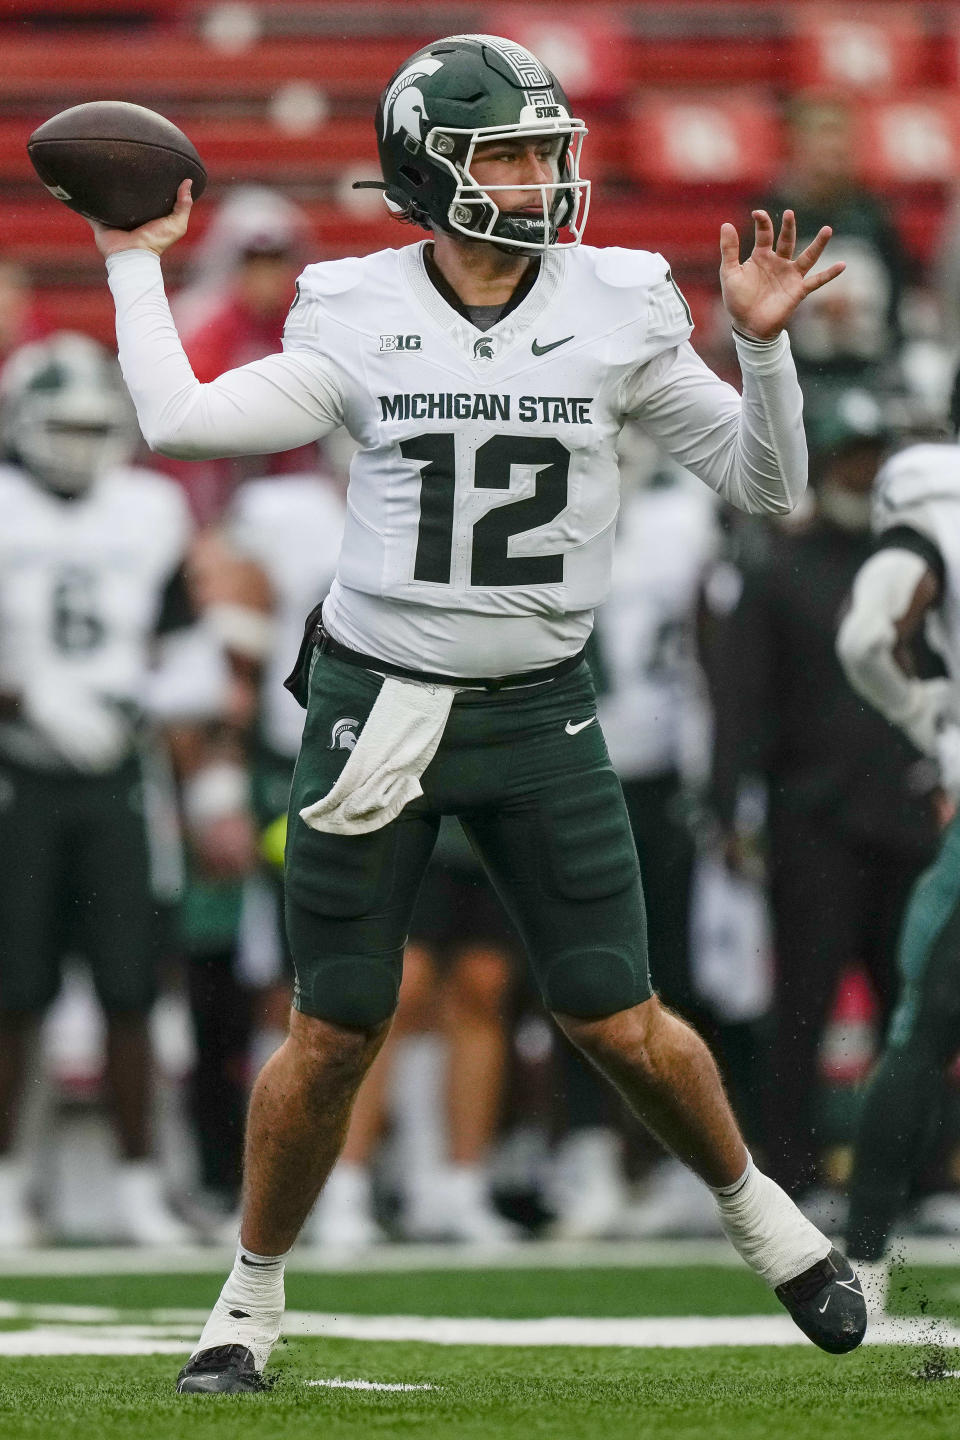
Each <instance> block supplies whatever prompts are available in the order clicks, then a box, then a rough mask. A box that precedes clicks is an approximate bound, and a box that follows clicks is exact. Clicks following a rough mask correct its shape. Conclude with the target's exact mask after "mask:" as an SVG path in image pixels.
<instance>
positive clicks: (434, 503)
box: [400, 431, 570, 586]
mask: <svg viewBox="0 0 960 1440" xmlns="http://www.w3.org/2000/svg"><path fill="white" fill-rule="evenodd" d="M400 453H401V454H402V455H403V457H404V459H405V460H415V461H417V462H418V463H419V464H420V466H421V470H420V528H419V531H418V533H417V555H416V560H415V562H414V568H413V578H414V579H415V580H426V581H432V582H434V583H435V584H440V585H449V584H450V583H451V580H452V570H453V521H454V507H455V504H456V492H457V478H456V437H455V436H454V435H453V434H451V433H450V432H449V431H447V432H441V433H435V434H428V435H414V436H413V437H412V438H410V439H409V440H401V442H400ZM513 465H529V466H531V467H536V472H537V474H536V483H535V489H534V493H533V494H532V495H530V496H528V497H527V498H526V499H524V500H514V501H512V502H511V503H510V504H508V505H498V506H496V507H495V508H494V509H493V510H488V511H487V513H486V514H485V515H481V516H480V518H479V520H477V521H476V523H475V524H474V526H473V534H472V537H471V548H470V584H471V585H480V586H500V585H555V584H558V583H560V582H561V581H562V580H563V555H562V554H561V555H511V554H510V553H509V545H510V540H511V539H512V538H513V536H515V535H523V534H525V533H526V532H527V531H528V530H536V529H538V528H539V527H540V526H541V525H548V524H549V523H550V521H551V520H555V519H556V518H557V516H558V515H559V514H560V512H561V510H563V508H564V507H565V505H566V503H567V475H568V472H569V469H570V451H569V450H568V449H567V448H566V446H565V445H562V444H561V443H560V441H559V440H556V439H554V438H552V437H549V436H535V435H494V436H492V437H491V438H490V439H489V440H486V441H485V442H484V443H483V444H482V445H481V446H480V448H479V450H477V452H476V455H475V456H474V463H473V486H474V488H475V489H477V490H509V488H510V468H511V466H513Z"/></svg>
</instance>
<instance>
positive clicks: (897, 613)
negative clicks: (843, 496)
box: [837, 444, 960, 1310]
mask: <svg viewBox="0 0 960 1440" xmlns="http://www.w3.org/2000/svg"><path fill="white" fill-rule="evenodd" d="M873 523H874V529H875V530H876V531H877V532H878V534H879V542H878V546H877V550H876V553H875V554H874V555H872V556H871V558H870V559H869V560H868V561H867V562H866V563H865V564H864V565H863V566H862V568H861V569H860V571H859V573H858V574H857V577H856V580H855V581H854V585H853V592H852V600H851V605H850V609H849V611H848V612H847V615H846V617H845V619H844V621H843V624H842V625H841V627H840V631H839V634H838V637H837V652H838V654H839V656H840V660H841V662H842V664H843V666H844V668H845V670H846V672H847V675H848V676H849V678H850V681H851V683H852V684H853V685H854V686H855V687H856V689H857V690H858V691H859V692H860V694H862V695H863V696H864V698H865V699H867V700H869V701H870V703H871V704H872V705H874V706H876V708H877V709H878V710H879V711H880V713H881V714H882V715H884V716H886V718H887V719H888V720H890V721H891V722H892V723H893V724H895V725H898V726H899V727H900V728H901V729H902V730H903V731H904V732H905V734H906V735H908V736H909V738H910V739H911V740H912V741H913V743H914V745H916V746H917V748H918V749H919V750H921V751H922V752H923V753H924V754H926V755H928V756H930V757H931V758H932V759H934V760H936V761H938V762H939V769H940V780H941V785H942V786H943V789H944V792H945V795H946V796H947V797H949V805H948V807H947V811H948V813H950V812H952V817H953V818H951V819H950V820H949V823H948V824H947V826H946V829H945V831H944V834H943V839H942V841H941V844H940V850H939V854H938V856H937V859H936V860H935V861H934V863H933V864H932V865H931V866H930V867H929V868H928V869H927V870H925V871H924V873H923V874H922V875H921V876H920V877H919V879H918V880H917V881H916V883H915V885H914V887H913V890H912V892H911V895H910V900H909V903H908V905H907V909H906V913H905V915H904V918H903V922H902V925H901V928H900V940H899V949H898V956H897V958H898V963H899V970H900V980H901V988H900V993H899V997H898V1000H897V1004H896V1007H895V1009H894V1011H893V1014H892V1016H891V1019H890V1025H889V1028H888V1031H887V1035H886V1038H885V1042H884V1047H883V1051H882V1054H881V1057H880V1060H879V1063H878V1065H877V1067H876V1070H875V1071H874V1074H873V1076H872V1078H871V1081H870V1084H869V1087H868V1089H867V1093H866V1098H865V1101H864V1106H863V1111H862V1114H861V1118H860V1124H859V1131H858V1136H857V1142H856V1150H855V1161H854V1168H853V1176H852V1180H851V1189H850V1211H849V1216H848V1220H847V1235H848V1239H849V1244H850V1249H851V1252H852V1254H853V1255H855V1256H856V1257H857V1258H858V1259H859V1260H860V1261H861V1262H862V1264H863V1268H864V1270H865V1274H866V1280H865V1289H866V1291H867V1295H868V1299H869V1301H870V1303H871V1307H872V1308H875V1309H877V1310H882V1309H883V1308H884V1307H885V1302H886V1291H887V1284H888V1269H889V1267H888V1260H887V1255H886V1251H887V1241H888V1239H889V1236H890V1231H891V1228H892V1226H893V1224H894V1222H895V1221H896V1219H897V1218H898V1216H899V1214H900V1212H901V1210H902V1208H903V1205H904V1202H905V1200H906V1198H907V1192H908V1190H909V1187H910V1182H911V1181H912V1180H913V1179H914V1178H915V1176H916V1174H917V1171H918V1169H919V1166H920V1164H921V1162H922V1160H923V1158H924V1153H925V1150H926V1141H927V1140H928V1139H929V1137H930V1133H931V1121H932V1118H933V1117H934V1116H935V1115H936V1114H937V1111H938V1108H939V1101H940V1099H941V1097H942V1092H943V1085H944V1073H945V1070H946V1068H947V1066H948V1065H949V1063H950V1061H951V1060H952V1059H953V1057H954V1055H955V1054H956V1052H957V1046H958V1045H960V944H958V940H960V816H958V815H957V814H956V804H957V801H958V800H960V698H958V693H957V677H958V675H960V546H958V536H960V446H958V445H956V444H950V445H945V444H920V445H912V446H910V447H909V448H908V449H906V450H902V451H900V453H899V454H897V455H894V456H893V457H892V458H891V459H890V460H888V461H887V463H886V465H885V466H884V467H883V469H882V470H881V471H880V474H879V476H878V478H877V483H876V487H875V493H874V509H873ZM921 628H925V631H926V637H927V639H928V640H929V641H930V642H931V643H932V645H933V646H934V648H935V649H936V650H937V651H938V652H939V654H940V655H941V656H942V658H943V661H944V664H945V667H946V670H947V678H935V679H929V680H921V679H918V678H917V677H916V675H915V674H914V673H913V672H912V667H911V664H910V658H909V641H910V639H911V637H912V636H914V635H915V634H918V633H919V632H920V630H921Z"/></svg>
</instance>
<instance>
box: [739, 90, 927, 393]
mask: <svg viewBox="0 0 960 1440" xmlns="http://www.w3.org/2000/svg"><path fill="white" fill-rule="evenodd" d="M787 120H788V126H787V143H788V147H789V153H788V159H787V163H786V167H785V173H784V176H783V180H782V183H781V184H778V185H777V186H776V187H775V189H774V190H773V191H772V192H771V193H769V194H767V195H765V196H764V197H763V198H762V200H761V201H760V202H759V203H760V204H762V206H763V208H764V209H767V210H769V211H770V213H771V214H772V215H775V216H776V215H780V214H781V213H782V212H783V210H784V208H785V206H787V205H790V206H792V207H793V208H794V209H795V210H796V212H797V217H798V219H797V223H798V226H799V230H800V234H801V235H804V236H807V235H815V234H816V232H817V230H818V229H819V227H820V226H821V225H826V224H829V225H830V226H831V227H832V229H833V238H832V239H831V241H830V246H831V253H836V255H837V257H838V259H842V260H843V261H844V262H845V263H846V269H845V271H844V273H843V274H842V275H841V276H840V277H839V279H838V281H837V283H836V284H835V285H830V286H828V287H826V288H825V289H824V290H821V291H820V293H819V294H817V295H814V296H813V297H812V303H811V304H810V306H809V307H801V309H800V310H798V311H797V314H796V315H795V316H794V317H793V320H792V321H791V324H790V345H791V349H792V350H793V354H794V356H795V359H796V364H797V375H798V376H799V378H800V384H801V386H802V388H803V392H804V403H805V409H806V412H807V415H808V417H809V416H811V415H812V416H815V415H816V413H817V410H818V408H819V406H820V404H821V403H824V404H826V405H829V402H830V397H831V393H832V392H833V391H834V390H835V387H836V386H837V384H838V383H839V384H843V385H847V386H849V385H851V384H854V383H856V384H859V385H863V386H867V387H872V388H876V387H877V386H879V385H883V386H885V387H886V388H888V389H889V388H890V387H891V385H892V382H893V377H894V374H895V372H896V368H897V361H898V358H899V353H900V349H901V346H902V344H903V330H902V325H901V318H900V306H901V300H902V297H903V292H904V286H905V284H906V281H907V279H908V276H909V269H908V265H907V261H906V257H905V255H904V251H903V246H902V243H901V241H900V237H899V235H898V233H897V229H896V226H895V224H894V222H893V218H892V215H891V212H890V207H889V204H888V203H887V201H886V199H885V197H884V196H882V195H880V194H877V193H875V192H874V191H873V190H871V189H870V188H869V187H868V186H867V185H865V184H864V183H863V181H862V180H861V179H860V178H859V176H858V173H857V155H856V147H855V144H854V127H855V121H856V111H855V107H854V105H853V104H852V103H851V102H850V101H849V100H848V99H847V98H844V97H842V96H840V95H829V96H823V95H817V94H813V95H803V94H801V95H798V96H796V97H795V98H794V99H793V101H792V102H791V103H790V105H789V107H788V110H787Z"/></svg>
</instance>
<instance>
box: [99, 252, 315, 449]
mask: <svg viewBox="0 0 960 1440" xmlns="http://www.w3.org/2000/svg"><path fill="white" fill-rule="evenodd" d="M107 273H108V276H109V282H110V289H111V291H112V292H113V298H114V302H115V304H116V310H117V348H118V351H119V356H120V365H121V368H122V370H123V378H124V380H125V381H126V382H127V388H128V389H129V391H130V394H131V396H132V397H133V403H134V405H135V406H136V410H137V419H138V420H139V422H140V429H141V430H142V431H143V437H144V439H145V440H146V442H147V444H148V445H149V446H150V448H151V449H152V450H159V451H160V453H161V454H163V455H173V456H176V457H177V458H178V459H181V460H201V459H205V458H213V457H219V456H226V455H266V454H270V453H272V452H273V451H276V450H293V449H295V448H296V447H297V446H298V445H307V444H309V443H310V442H311V441H313V440H319V439H320V438H321V437H322V436H324V435H328V434H329V433H330V432H331V431H332V430H335V429H336V428H337V426H338V425H341V424H342V423H343V400H342V396H341V393H340V387H339V383H338V380H337V376H336V372H335V371H334V369H333V367H332V365H331V364H330V362H329V361H328V360H326V359H325V358H324V357H323V356H322V355H320V354H318V353H315V352H313V351H309V350H296V351H292V352H291V351H285V352H284V353H282V354H276V355H268V356H266V357H265V358H264V359H263V360H255V361H253V362H252V364H250V365H243V366H241V367H240V368H239V369H236V370H228V371H226V372H225V374H223V375H220V376H218V377H217V379H216V380H213V381H211V382H210V384H208V385H201V384H200V382H199V380H197V378H196V376H195V375H194V373H193V370H192V369H191V368H190V362H189V360H188V359H187V357H186V354H185V353H184V349H183V345H182V344H181V342H180V336H179V335H178V334H177V328H176V326H175V325H174V323H173V316H172V315H171V314H170V306H169V304H168V302H167V297H166V295H165V293H164V289H163V275H162V273H161V270H160V257H159V256H158V255H155V254H153V253H152V251H149V250H123V251H121V252H120V253H119V254H117V255H111V256H110V257H109V259H108V260H107Z"/></svg>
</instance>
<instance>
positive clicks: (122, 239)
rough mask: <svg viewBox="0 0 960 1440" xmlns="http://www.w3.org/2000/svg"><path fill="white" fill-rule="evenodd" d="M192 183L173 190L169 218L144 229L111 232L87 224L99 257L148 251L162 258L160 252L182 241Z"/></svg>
mask: <svg viewBox="0 0 960 1440" xmlns="http://www.w3.org/2000/svg"><path fill="white" fill-rule="evenodd" d="M192 190H193V181H192V180H184V181H182V182H181V184H180V187H179V189H178V190H177V203H176V204H175V205H174V207H173V209H172V210H171V211H170V214H169V215H161V216H160V218H159V220H148V221H147V223H146V225H141V226H139V228H138V229H136V230H114V229H113V228H112V227H111V226H110V225H102V224H101V223H100V221H99V220H91V221H90V225H91V227H92V229H93V233H94V236H95V238H96V242H97V249H98V250H99V251H100V254H101V255H104V256H106V255H117V254H119V252H120V251H121V250H152V251H153V252H154V254H155V255H162V254H163V252H164V250H169V248H170V246H171V245H175V244H176V242H177V241H178V240H182V238H183V236H184V235H186V233H187V225H188V224H189V221H190V211H191V209H192V208H193V195H192V193H191V192H192Z"/></svg>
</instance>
